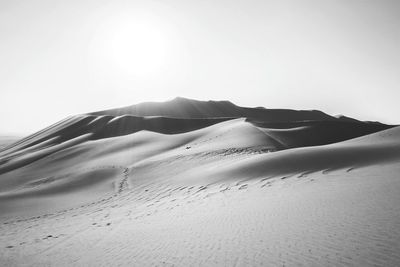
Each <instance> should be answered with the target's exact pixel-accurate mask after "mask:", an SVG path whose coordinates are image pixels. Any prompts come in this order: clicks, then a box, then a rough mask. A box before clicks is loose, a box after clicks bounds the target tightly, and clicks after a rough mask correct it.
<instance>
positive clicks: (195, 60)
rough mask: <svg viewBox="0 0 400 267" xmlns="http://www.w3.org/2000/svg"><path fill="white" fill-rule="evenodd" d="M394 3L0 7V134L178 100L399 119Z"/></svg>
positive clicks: (216, 1)
mask: <svg viewBox="0 0 400 267" xmlns="http://www.w3.org/2000/svg"><path fill="white" fill-rule="evenodd" d="M399 29H400V1H397V0H393V1H389V0H373V1H372V0H329V1H328V0H292V1H287V0H276V1H272V0H260V1H256V0H229V1H225V0H202V1H193V0H159V1H152V0H137V1H135V0H130V1H127V0H112V1H111V0H79V1H78V0H69V1H57V0H47V1H38V0H24V1H20V0H13V1H9V0H0V135H12V134H17V135H26V134H30V133H33V132H35V131H38V130H40V129H42V128H44V127H46V126H48V125H50V124H53V123H55V122H57V121H59V120H61V119H63V118H65V117H67V116H70V115H75V114H81V113H86V112H91V111H97V110H103V109H108V108H116V107H122V106H127V105H132V104H136V103H140V102H145V101H165V100H169V99H172V98H175V97H176V96H182V97H187V98H194V99H198V100H209V99H212V100H230V101H232V102H234V103H235V104H237V105H241V106H250V107H256V106H264V107H266V108H289V109H319V110H322V111H324V112H327V113H329V114H332V115H337V114H344V115H346V116H351V117H355V118H357V119H361V120H378V121H381V122H385V123H391V124H396V123H400V118H398V115H399V114H400V105H399V103H398V102H399V99H400V88H399V85H400V49H399V47H400V30H399Z"/></svg>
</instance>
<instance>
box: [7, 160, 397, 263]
mask: <svg viewBox="0 0 400 267" xmlns="http://www.w3.org/2000/svg"><path fill="white" fill-rule="evenodd" d="M399 171H400V168H399V166H398V165H386V166H381V167H380V168H363V169H358V170H357V169H356V170H351V171H348V172H347V171H346V170H338V171H334V172H328V173H324V174H322V173H321V172H318V173H313V174H309V175H293V176H290V177H287V178H286V177H276V178H271V179H268V180H263V179H253V180H251V181H243V182H240V183H221V184H220V183H217V184H213V185H209V186H207V187H206V188H203V187H198V186H196V187H193V188H190V187H174V186H173V185H172V184H170V185H169V186H166V187H165V188H164V189H163V190H158V191H157V194H154V195H152V196H148V195H147V194H146V190H156V189H154V188H152V187H146V188H143V189H141V190H140V189H136V190H132V191H127V192H123V193H121V194H119V195H116V196H112V197H110V198H106V199H104V200H101V201H99V202H97V203H92V204H89V205H85V206H82V207H76V208H73V209H70V210H67V211H60V212H55V213H51V214H44V215H41V216H37V217H34V218H29V219H23V220H21V221H16V220H5V221H2V224H1V228H0V229H1V230H0V232H1V237H0V243H1V244H2V245H3V248H1V249H0V253H1V254H0V258H1V259H2V264H3V265H4V266H13V265H26V266H47V265H51V266H71V265H75V266H76V265H79V266H110V265H112V266H116V265H121V266H148V265H165V266H173V265H174V266H199V265H200V266H299V265H303V266H398V265H399V264H400V255H399V253H398V251H399V250H400V205H399V204H400V195H399V190H400V179H399V177H398V173H399Z"/></svg>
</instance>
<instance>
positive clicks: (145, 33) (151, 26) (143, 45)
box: [102, 15, 173, 78]
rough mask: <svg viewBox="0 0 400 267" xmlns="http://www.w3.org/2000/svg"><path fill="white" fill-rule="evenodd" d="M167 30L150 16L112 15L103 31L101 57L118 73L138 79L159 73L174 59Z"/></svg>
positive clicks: (156, 19)
mask: <svg viewBox="0 0 400 267" xmlns="http://www.w3.org/2000/svg"><path fill="white" fill-rule="evenodd" d="M168 30H169V29H168V27H166V26H165V25H163V24H162V22H161V21H160V20H159V19H158V18H157V17H155V16H151V15H146V16H143V15H142V16H136V17H118V18H113V19H112V20H111V21H109V23H108V25H107V28H106V30H105V31H103V32H102V35H103V37H102V40H103V45H102V47H103V52H102V54H103V55H102V57H104V58H105V60H106V62H107V64H110V65H111V66H112V67H113V68H114V69H115V71H117V72H119V73H124V74H126V75H129V76H132V77H137V78H146V77H149V76H151V75H156V74H157V73H159V72H161V71H162V70H163V69H165V68H166V67H167V65H168V63H169V62H170V61H171V59H173V55H172V53H173V49H172V42H171V37H170V36H169V31H168Z"/></svg>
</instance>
